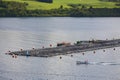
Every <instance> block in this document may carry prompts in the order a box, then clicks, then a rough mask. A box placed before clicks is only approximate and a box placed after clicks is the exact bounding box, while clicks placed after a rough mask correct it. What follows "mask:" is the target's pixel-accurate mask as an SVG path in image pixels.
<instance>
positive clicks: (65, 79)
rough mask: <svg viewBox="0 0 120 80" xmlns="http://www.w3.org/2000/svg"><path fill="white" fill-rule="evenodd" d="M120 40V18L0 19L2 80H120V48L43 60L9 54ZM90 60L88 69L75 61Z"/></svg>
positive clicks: (0, 76)
mask: <svg viewBox="0 0 120 80" xmlns="http://www.w3.org/2000/svg"><path fill="white" fill-rule="evenodd" d="M118 38H120V18H117V17H116V18H114V17H109V18H74V17H73V18H72V17H40V18H34V17H33V18H0V80H120V47H116V48H115V50H113V48H110V49H105V52H103V50H96V53H95V54H93V51H88V52H85V55H82V54H81V53H75V54H73V57H71V55H60V56H62V59H60V58H59V57H60V56H55V57H50V58H41V57H24V56H18V57H17V58H12V57H11V56H10V55H5V53H6V52H8V51H9V50H10V51H18V50H20V49H32V48H33V47H34V48H42V47H43V46H44V47H49V45H50V44H52V45H53V46H56V43H58V42H71V43H72V44H74V42H76V41H77V40H92V39H95V40H96V39H101V40H105V39H118ZM85 60H88V61H89V63H90V64H88V65H76V61H85Z"/></svg>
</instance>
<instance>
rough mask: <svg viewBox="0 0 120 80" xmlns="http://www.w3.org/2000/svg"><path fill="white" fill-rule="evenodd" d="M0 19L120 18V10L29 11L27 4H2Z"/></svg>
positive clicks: (71, 9) (61, 9)
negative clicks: (56, 17)
mask: <svg viewBox="0 0 120 80" xmlns="http://www.w3.org/2000/svg"><path fill="white" fill-rule="evenodd" d="M13 3H14V5H13ZM1 4H2V5H0V7H1V9H0V17H43V16H68V17H69V16H70V17H120V8H93V7H92V6H90V7H89V8H86V7H85V6H82V7H81V8H76V7H72V8H63V7H64V6H62V5H61V6H60V8H58V9H51V10H38V9H36V10H27V9H26V7H27V5H28V4H27V3H18V2H2V3H1Z"/></svg>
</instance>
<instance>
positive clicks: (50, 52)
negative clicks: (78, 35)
mask: <svg viewBox="0 0 120 80" xmlns="http://www.w3.org/2000/svg"><path fill="white" fill-rule="evenodd" d="M118 46H120V39H114V40H92V41H77V42H76V43H74V44H73V45H71V44H70V43H65V42H64V43H58V44H57V46H56V47H50V48H41V49H34V48H33V49H32V50H20V51H15V52H10V51H9V53H8V54H9V55H19V56H35V57H52V56H57V55H66V54H72V53H79V52H86V51H92V50H98V49H105V48H112V47H118Z"/></svg>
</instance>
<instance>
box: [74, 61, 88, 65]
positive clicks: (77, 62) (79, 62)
mask: <svg viewBox="0 0 120 80" xmlns="http://www.w3.org/2000/svg"><path fill="white" fill-rule="evenodd" d="M76 64H77V65H79V64H89V63H88V61H76Z"/></svg>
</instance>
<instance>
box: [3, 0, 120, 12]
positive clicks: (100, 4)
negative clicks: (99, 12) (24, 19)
mask: <svg viewBox="0 0 120 80" xmlns="http://www.w3.org/2000/svg"><path fill="white" fill-rule="evenodd" d="M3 1H17V2H26V3H28V4H29V5H28V6H27V9H29V10H34V9H46V10H49V9H54V8H59V7H60V6H61V5H63V8H70V7H71V6H69V4H72V5H78V6H77V7H81V6H80V5H81V4H82V5H85V7H90V6H92V7H94V8H104V7H106V8H120V6H116V5H115V4H116V3H118V2H105V1H100V0H53V3H44V2H38V1H37V0H3Z"/></svg>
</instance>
